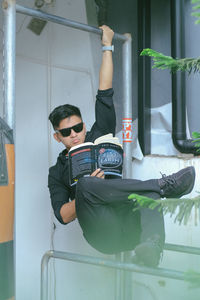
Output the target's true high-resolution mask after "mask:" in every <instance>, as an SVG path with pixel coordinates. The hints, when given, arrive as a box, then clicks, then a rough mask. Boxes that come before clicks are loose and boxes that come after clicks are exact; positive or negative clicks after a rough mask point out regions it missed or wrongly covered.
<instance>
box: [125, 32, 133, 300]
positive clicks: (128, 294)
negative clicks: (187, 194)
mask: <svg viewBox="0 0 200 300" xmlns="http://www.w3.org/2000/svg"><path fill="white" fill-rule="evenodd" d="M126 36H127V38H128V39H127V40H126V41H125V42H124V44H123V48H122V51H123V53H122V55H123V90H124V95H123V96H124V97H123V113H124V119H123V148H124V153H125V157H124V167H123V169H124V174H123V176H124V178H131V177H132V137H133V133H132V131H133V120H132V39H131V35H130V34H126ZM127 129H128V130H127ZM130 258H131V252H125V253H124V262H127V263H129V262H130ZM131 283H132V273H131V272H128V271H124V272H123V284H122V285H123V288H122V292H123V297H122V299H125V300H130V299H132V284H131Z"/></svg>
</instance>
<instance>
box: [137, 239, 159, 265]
mask: <svg viewBox="0 0 200 300" xmlns="http://www.w3.org/2000/svg"><path fill="white" fill-rule="evenodd" d="M134 251H135V256H133V259H132V263H136V264H140V265H141V264H143V265H145V266H147V267H152V268H155V267H157V266H158V264H159V262H160V258H161V253H162V247H161V243H160V237H159V235H154V236H153V237H151V238H149V239H147V241H145V242H143V243H141V244H139V245H137V246H136V247H135V249H134Z"/></svg>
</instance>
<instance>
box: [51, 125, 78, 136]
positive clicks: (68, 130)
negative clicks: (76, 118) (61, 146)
mask: <svg viewBox="0 0 200 300" xmlns="http://www.w3.org/2000/svg"><path fill="white" fill-rule="evenodd" d="M72 129H73V130H74V131H75V132H76V133H78V132H81V131H82V130H83V122H81V123H78V124H76V125H74V126H72V127H69V128H63V129H60V130H56V132H60V133H61V134H62V136H63V137H67V136H70V134H71V130H72Z"/></svg>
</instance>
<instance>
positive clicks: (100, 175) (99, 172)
mask: <svg viewBox="0 0 200 300" xmlns="http://www.w3.org/2000/svg"><path fill="white" fill-rule="evenodd" d="M90 176H92V177H98V178H102V179H104V178H105V175H104V171H102V170H101V169H96V170H95V171H94V172H93V173H92V174H91V175H90Z"/></svg>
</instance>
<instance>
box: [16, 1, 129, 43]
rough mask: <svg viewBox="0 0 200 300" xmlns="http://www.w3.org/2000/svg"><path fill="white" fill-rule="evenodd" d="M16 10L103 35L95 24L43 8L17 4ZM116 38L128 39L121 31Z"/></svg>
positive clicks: (115, 35)
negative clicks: (51, 12)
mask: <svg viewBox="0 0 200 300" xmlns="http://www.w3.org/2000/svg"><path fill="white" fill-rule="evenodd" d="M16 11H17V12H18V13H20V14H24V15H28V16H32V17H35V18H38V19H42V20H46V21H51V22H54V23H57V24H61V25H64V26H68V27H72V28H75V29H80V30H83V31H87V32H91V33H95V34H98V35H101V33H102V30H101V29H99V28H97V27H94V26H90V25H87V24H83V23H79V22H76V21H71V20H69V19H66V18H62V17H59V16H56V15H52V14H48V13H46V12H43V11H41V10H36V9H32V8H28V7H24V6H21V5H18V4H17V5H16ZM114 39H116V40H121V41H124V42H125V41H126V40H127V39H128V37H127V36H125V35H123V34H119V33H115V34H114Z"/></svg>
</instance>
